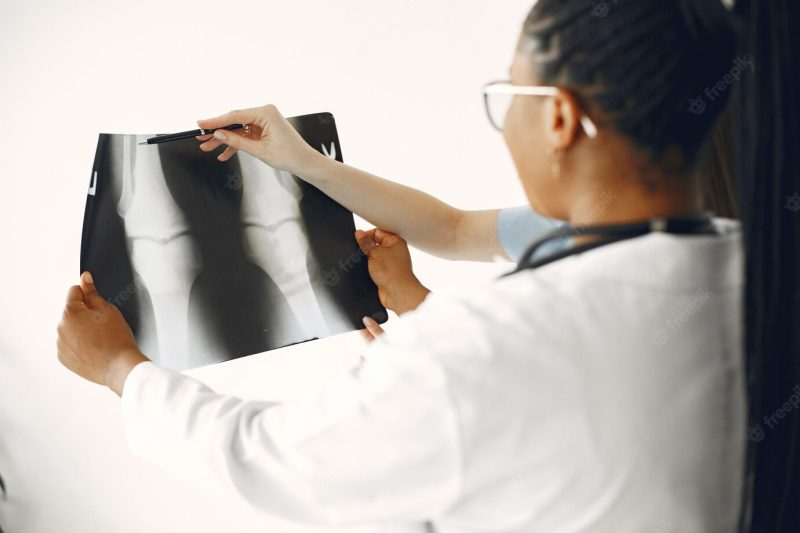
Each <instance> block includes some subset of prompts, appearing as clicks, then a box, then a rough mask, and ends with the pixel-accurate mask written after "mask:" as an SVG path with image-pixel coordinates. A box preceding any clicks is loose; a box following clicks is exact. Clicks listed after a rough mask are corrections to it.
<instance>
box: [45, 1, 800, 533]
mask: <svg viewBox="0 0 800 533" xmlns="http://www.w3.org/2000/svg"><path fill="white" fill-rule="evenodd" d="M603 5H604V6H605V7H606V9H605V10H602V12H600V11H598V10H597V6H596V5H595V3H593V2H591V1H589V0H574V1H564V0H540V1H539V2H537V3H536V4H535V6H534V7H533V9H532V10H531V12H530V14H529V15H528V17H527V19H526V21H525V24H524V25H523V29H522V34H521V36H520V39H519V45H518V49H517V51H516V54H515V56H514V59H513V63H512V71H511V86H508V85H499V84H498V85H493V86H491V88H489V89H488V90H489V92H490V94H494V93H492V92H491V91H516V92H517V94H519V96H516V97H515V98H514V99H513V102H512V104H511V106H510V108H509V109H508V111H507V114H502V113H501V114H500V115H499V116H497V115H493V121H494V122H495V123H496V124H498V125H502V129H503V134H504V138H505V140H506V143H507V144H508V147H509V151H510V152H511V155H512V158H513V159H514V163H515V166H516V168H517V170H518V173H519V176H520V179H521V181H522V184H523V187H524V189H525V192H526V195H527V198H528V200H529V203H530V205H531V207H532V208H533V209H534V210H535V211H537V212H538V213H539V214H541V215H543V216H547V217H552V218H557V219H563V220H567V221H569V223H570V226H569V227H566V228H565V229H564V230H562V231H560V232H559V233H558V234H557V236H558V237H561V238H569V239H570V240H571V244H570V249H569V250H562V251H559V252H556V253H555V254H550V255H549V256H547V257H542V258H540V259H539V260H538V261H535V262H533V263H531V261H529V260H528V259H527V258H526V257H522V258H521V260H520V265H519V267H520V268H519V269H518V271H517V272H515V273H513V274H512V275H508V276H505V277H503V278H501V279H499V280H497V281H496V282H494V283H491V284H488V285H486V286H483V287H480V288H478V289H476V290H475V291H474V293H473V294H469V295H458V294H455V293H451V294H433V295H429V296H428V297H427V298H425V300H424V302H423V303H422V304H421V305H419V307H417V308H416V309H415V310H413V311H409V312H407V313H405V314H404V316H403V317H402V319H401V320H400V321H399V323H398V324H397V325H396V327H395V328H393V330H392V331H390V332H388V333H386V334H384V335H382V336H381V337H380V338H379V339H378V340H377V341H375V342H372V343H370V344H369V346H368V347H367V348H366V350H365V356H366V357H367V361H366V363H364V364H363V365H361V366H359V367H357V368H354V369H353V370H352V371H350V372H348V373H346V374H344V375H342V376H341V377H340V378H338V379H336V380H333V381H332V382H331V383H329V384H328V385H326V386H325V387H324V388H323V389H322V390H320V391H318V392H317V393H314V394H312V395H309V396H307V397H304V398H300V399H298V400H296V401H292V402H286V403H282V404H272V403H267V402H245V401H242V400H240V399H237V398H235V397H231V396H225V395H218V394H216V393H214V392H213V391H211V390H210V389H208V388H207V387H205V386H204V385H202V384H201V383H199V382H197V381H195V380H193V379H192V378H189V377H187V376H183V375H181V374H178V373H175V372H171V371H168V370H165V369H162V368H159V367H157V366H155V365H153V364H152V363H151V362H149V361H148V360H147V358H146V356H145V355H144V354H142V353H141V352H140V351H139V350H138V348H137V346H136V344H135V342H134V340H133V338H132V336H131V333H130V330H129V328H128V327H127V325H126V324H125V323H124V320H123V319H122V318H121V315H120V314H119V313H118V311H116V309H114V308H113V306H111V305H110V304H108V303H107V302H105V301H104V300H103V299H102V298H101V297H100V296H99V295H98V294H97V292H96V291H95V290H94V286H93V284H92V282H91V278H90V276H89V275H88V274H86V273H85V274H84V276H83V277H82V281H81V285H80V286H75V287H72V288H71V289H70V291H69V295H68V302H67V306H66V309H65V312H64V316H63V318H62V322H61V325H60V326H59V341H58V346H59V359H60V360H61V361H62V363H63V364H65V365H66V366H67V367H68V368H70V369H71V370H73V371H75V372H77V373H78V374H80V375H82V376H84V377H86V378H87V379H90V380H92V381H95V382H97V383H101V384H104V385H107V386H109V387H110V388H111V389H112V390H114V391H115V392H116V393H117V394H119V395H121V397H122V408H123V416H124V419H125V427H126V433H127V437H128V440H129V443H130V445H131V447H132V448H133V449H134V451H135V452H136V453H138V454H140V455H142V456H144V457H146V458H149V459H150V460H152V461H154V462H157V463H159V464H161V465H162V466H163V467H164V468H168V469H170V470H173V471H176V472H179V473H181V474H182V475H185V476H187V477H195V478H197V477H200V478H203V477H205V476H212V477H213V479H214V480H215V481H217V482H218V483H221V484H223V485H224V486H225V487H228V488H231V489H233V490H235V491H237V492H239V493H240V494H241V495H242V496H243V497H244V498H246V499H248V501H250V502H252V503H253V504H254V505H256V506H258V507H260V508H262V509H265V510H268V511H270V512H273V513H276V514H281V515H283V516H287V517H290V518H294V519H296V520H301V521H313V522H318V523H329V524H340V523H355V522H370V521H372V522H375V521H395V520H402V521H408V520H420V521H422V520H431V521H432V522H433V523H434V525H435V527H436V529H437V531H442V532H447V531H551V530H552V531H653V530H655V531H681V532H711V531H733V530H735V529H736V528H737V527H738V525H739V524H740V523H741V525H742V527H744V528H747V527H748V521H749V518H750V517H751V516H752V519H753V529H752V530H753V531H778V532H780V533H783V532H788V531H793V529H792V528H793V527H794V525H795V524H796V522H794V521H795V520H796V519H797V513H798V511H797V508H796V507H797V506H795V505H793V504H788V505H787V504H786V500H785V499H784V498H787V497H791V495H792V494H796V492H795V491H796V489H797V487H798V485H797V479H796V478H794V477H788V475H783V474H784V473H788V474H792V473H794V472H795V471H796V467H792V468H794V469H795V470H792V469H791V468H789V467H783V466H782V465H781V464H780V462H781V461H785V462H789V461H790V460H791V459H793V458H794V457H795V456H796V454H797V453H798V450H797V444H796V440H792V439H790V438H788V437H789V436H791V435H792V434H793V432H794V431H795V430H796V428H797V427H798V424H797V422H796V418H795V417H796V414H794V413H792V412H791V411H789V412H787V413H782V416H781V417H780V419H781V420H783V421H784V422H783V425H777V426H776V427H775V429H772V428H769V429H770V431H772V433H770V434H769V435H768V438H766V439H762V441H763V443H764V444H766V446H764V444H759V447H758V448H756V447H755V446H754V445H752V443H751V446H750V448H749V454H748V453H746V452H748V447H747V442H746V428H747V427H748V422H747V407H746V395H745V357H744V351H743V350H742V346H741V339H740V336H741V333H742V327H741V326H742V323H744V324H745V325H746V329H745V331H744V334H745V337H746V339H747V344H746V346H747V356H748V357H747V359H748V367H747V370H748V373H749V375H748V382H749V384H750V385H751V388H750V393H751V394H750V396H749V400H750V414H751V417H752V416H755V417H756V418H751V420H759V418H757V417H759V416H761V415H762V414H765V413H767V412H768V409H770V408H772V407H773V406H774V405H775V403H776V402H775V400H777V399H778V398H780V395H781V394H783V393H785V392H787V391H789V390H790V388H788V387H785V385H786V383H787V382H789V383H790V382H791V380H792V379H794V380H797V378H798V377H800V376H798V371H797V367H798V365H797V364H796V363H797V361H798V359H800V355H799V354H798V346H800V339H798V335H800V334H799V333H798V332H797V330H796V329H794V330H793V329H792V328H789V327H785V326H786V325H787V324H792V323H793V322H791V321H794V320H796V319H797V317H798V314H797V302H796V301H795V300H794V299H795V298H797V295H798V291H797V280H796V272H797V269H798V257H797V250H798V249H800V246H798V244H800V243H799V242H798V241H799V239H798V231H797V221H796V220H792V219H790V218H789V217H790V216H791V215H790V211H791V210H790V209H783V212H782V213H779V212H775V210H774V209H773V208H774V207H775V205H776V203H778V202H777V200H778V199H780V200H781V201H782V200H783V197H784V196H785V194H786V192H784V188H785V187H786V186H791V184H792V183H793V182H790V179H795V175H794V174H793V173H792V172H794V171H796V170H797V165H796V163H794V162H791V161H790V160H789V158H788V155H787V154H788V149H789V146H790V145H791V143H792V142H796V141H797V128H796V123H795V122H790V124H791V126H790V127H785V128H784V127H781V128H778V127H774V128H770V127H767V128H766V129H765V128H764V127H763V125H761V126H759V124H761V123H759V122H758V121H756V120H753V118H754V117H753V114H752V108H746V109H745V108H744V106H741V105H740V106H739V109H740V115H741V116H740V117H739V120H740V121H741V123H742V127H741V128H742V129H741V132H740V136H744V137H745V139H742V140H749V139H752V140H754V141H755V142H754V143H753V144H746V143H745V144H742V147H743V148H742V150H741V151H740V154H742V155H740V157H742V158H743V161H745V162H746V163H747V164H746V165H741V167H742V169H743V170H742V171H741V172H740V174H739V176H737V178H738V179H739V180H740V186H741V187H742V190H743V191H745V192H754V193H753V194H752V196H749V197H744V198H746V199H747V200H748V201H747V205H743V206H742V207H743V211H744V213H745V215H746V216H744V217H743V219H744V223H745V224H746V225H745V227H744V229H745V231H744V233H745V235H746V236H747V238H748V241H747V242H748V253H747V257H746V261H745V263H746V265H747V267H748V285H747V291H746V292H743V288H744V277H743V273H742V271H741V268H740V266H741V262H742V247H741V235H740V231H739V228H738V225H737V224H736V223H733V222H731V221H724V220H720V219H709V218H708V217H705V216H704V215H703V214H702V213H700V211H701V208H702V205H703V201H702V194H701V190H702V187H701V185H700V183H699V182H698V180H696V179H695V177H694V173H693V166H694V162H695V160H696V157H697V153H698V152H699V150H700V147H701V146H702V145H703V143H704V142H705V141H706V140H707V138H708V137H709V135H710V132H711V131H712V128H713V123H714V121H715V118H716V116H717V115H718V114H719V112H720V110H721V109H722V107H723V105H724V101H725V96H726V92H724V91H723V93H722V94H719V95H717V96H715V97H714V98H713V99H712V98H707V99H705V100H703V102H702V104H703V106H704V107H703V111H702V112H700V113H697V112H692V110H694V111H697V110H698V107H697V105H692V102H693V101H694V102H695V103H696V99H697V97H698V95H702V94H703V91H704V90H705V88H708V87H715V86H716V84H718V83H719V80H722V79H725V76H726V74H728V73H729V70H730V69H731V65H732V63H733V60H734V52H735V49H734V44H735V43H734V33H733V30H732V29H731V25H730V18H729V14H728V13H726V11H725V10H724V8H723V7H722V5H721V4H720V3H719V2H717V1H716V0H703V1H698V0H693V1H688V0H687V1H685V2H683V1H667V0H638V1H636V2H633V1H631V2H625V1H624V0H619V1H618V2H616V1H615V2H613V3H609V4H603ZM738 9H740V11H741V14H742V15H743V17H744V19H745V21H750V23H749V24H748V26H747V32H746V35H745V39H744V42H745V43H746V44H747V45H748V46H749V47H750V48H747V50H748V51H751V52H752V53H753V58H754V60H755V61H758V60H761V61H762V63H758V64H759V65H760V66H759V68H760V69H763V70H765V71H766V74H768V75H769V78H767V79H769V80H772V81H773V82H774V81H775V80H779V81H780V80H782V79H783V78H782V76H784V77H785V76H786V72H787V71H788V69H785V65H784V64H781V63H780V61H785V62H788V61H789V60H790V59H791V58H793V57H794V58H796V52H794V51H793V50H792V49H789V48H787V47H786V43H785V42H784V41H782V40H781V39H784V38H785V37H786V36H788V29H787V27H786V26H780V25H779V24H778V23H777V22H776V21H785V20H791V17H789V16H788V13H789V10H790V8H789V7H788V4H786V3H784V2H781V1H780V0H754V1H752V2H747V3H744V4H742V5H741V6H740V7H739V8H738ZM791 9H794V10H795V12H794V14H795V15H796V7H795V6H792V7H791ZM752 21H756V22H757V23H755V22H752ZM770 24H774V27H773V26H770ZM765 26H766V27H767V28H766V30H765V28H764V27H765ZM761 32H765V33H766V35H768V36H769V40H767V39H764V36H763V35H761ZM765 43H766V44H765ZM777 51H780V52H781V54H782V55H781V56H779V59H780V60H779V61H777V63H778V67H777V68H776V66H775V63H771V62H770V58H773V57H778V56H775V55H774V54H776V52H777ZM793 53H794V54H795V55H794V56H792V54H793ZM759 74H760V75H762V74H761V71H759ZM752 78H753V79H749V80H745V81H743V83H742V92H743V94H745V95H746V96H748V95H751V94H755V95H756V96H758V97H759V98H760V99H759V100H758V102H759V105H762V106H764V107H763V109H760V111H768V110H772V108H771V107H770V106H780V105H783V104H785V103H786V102H787V101H788V99H787V97H786V94H794V93H792V92H791V91H790V92H788V93H784V92H782V91H780V92H776V93H773V94H764V93H763V92H762V91H763V87H764V86H763V85H760V84H759V83H758V81H759V80H761V78H758V80H757V79H756V77H755V76H752ZM789 82H791V83H793V84H794V86H793V88H795V89H796V88H797V87H796V79H794V78H789V79H788V81H787V83H789ZM763 83H764V82H763V81H762V84H763ZM522 93H527V94H524V95H523V94H522ZM535 94H538V96H535ZM767 96H769V97H767ZM489 98H491V96H489ZM789 111H794V114H790V115H788V116H789V118H790V120H791V121H794V120H796V107H793V108H791V109H790V110H789ZM768 116H769V117H771V118H772V117H783V116H784V115H781V114H770V115H768ZM231 122H245V123H249V124H251V126H253V128H252V130H253V131H255V133H256V135H255V136H254V137H252V138H245V137H241V136H238V135H236V134H234V133H231V132H226V133H224V134H221V135H223V137H222V138H218V140H219V141H222V142H224V143H226V144H227V145H228V148H226V150H225V152H223V155H222V157H223V158H224V157H229V156H230V155H231V154H232V153H233V150H235V149H244V150H247V151H248V152H250V153H252V154H254V155H256V156H257V157H259V158H261V159H262V160H264V161H265V162H266V163H268V164H270V165H271V166H274V167H278V168H282V169H285V170H287V171H290V172H293V173H295V174H298V175H301V176H313V175H315V174H318V175H322V174H323V173H330V172H334V171H335V168H336V166H337V165H340V164H338V163H333V162H330V161H324V160H323V159H324V158H323V157H322V156H318V155H317V154H316V152H313V151H311V149H310V148H308V147H307V146H305V144H304V143H303V142H301V140H300V139H299V137H298V136H297V134H296V133H295V132H293V130H292V129H291V128H290V127H289V125H288V124H287V123H286V122H285V120H283V118H282V117H281V116H280V114H279V113H278V111H277V109H275V108H274V106H267V107H265V108H261V109H259V110H248V111H239V112H233V113H230V114H228V115H225V116H223V117H218V118H217V119H213V120H210V121H205V122H203V123H201V126H205V127H214V126H220V125H224V124H229V123H231ZM773 123H774V122H770V123H769V124H773ZM220 133H221V132H220ZM750 135H752V137H748V136H750ZM764 138H769V139H770V140H771V142H772V143H774V144H773V145H772V146H777V147H779V149H777V150H773V151H772V152H770V153H766V152H765V151H764V141H763V139H764ZM773 165H774V166H773ZM757 173H758V174H757ZM756 178H758V179H759V180H761V181H757V179H756ZM772 178H774V179H772ZM770 179H772V180H771V181H770ZM765 180H766V183H769V184H770V187H769V188H766V187H763V186H762V187H756V184H757V183H765ZM331 183H332V184H333V185H331V186H332V187H335V179H334V180H332V181H331ZM765 188H766V189H768V190H766V191H765V190H764V189H765ZM761 221H772V222H773V223H774V222H776V221H780V222H782V223H783V226H782V227H778V226H776V225H774V224H773V227H772V228H769V229H770V230H773V229H774V230H778V229H779V230H780V231H778V232H776V233H774V234H773V233H771V232H768V231H765V229H766V228H762V227H761V226H759V224H760V223H761ZM792 223H793V224H792ZM378 248H381V247H380V246H378ZM390 248H391V247H390ZM372 250H374V248H373V249H372ZM529 251H532V252H535V251H536V250H529ZM371 254H372V251H370V255H371ZM524 255H529V254H524ZM754 255H755V257H754ZM776 259H777V260H778V263H775V260H776ZM767 260H770V261H772V263H769V264H768V265H769V267H767V266H766V264H765V263H764V261H767ZM780 269H787V270H785V271H784V270H780ZM772 272H777V273H778V275H779V276H781V277H780V278H779V280H778V281H779V282H780V283H775V282H774V281H775V278H774V277H773V275H772ZM792 273H793V275H790V274H792ZM743 294H744V296H745V298H744V299H745V300H746V301H747V303H748V308H747V309H748V313H747V315H746V320H745V321H743V320H742V313H741V308H740V304H741V302H742V300H743V298H742V296H743ZM751 306H752V308H755V309H756V310H757V311H758V312H759V313H763V316H764V317H766V320H765V319H763V318H762V316H760V315H758V316H755V317H754V316H753V315H752V314H751V313H750V310H751ZM97 317H101V320H98V319H97ZM787 321H789V322H787ZM776 365H778V366H779V367H780V368H778V369H776ZM123 386H124V393H123ZM787 397H788V394H787ZM785 400H786V397H784V398H783V401H785ZM778 405H780V404H778ZM751 424H752V422H751ZM751 427H752V425H751ZM746 455H747V456H748V457H749V458H750V459H749V460H748V461H747V462H748V464H749V466H750V470H749V474H750V475H749V476H746V475H745V457H746ZM776 465H778V466H779V468H776ZM746 479H748V480H752V483H750V484H748V483H745V480H746ZM749 487H753V488H754V489H755V491H754V493H753V497H752V499H751V498H749V497H748V493H747V490H746V489H748V488H749ZM750 501H752V502H753V507H752V509H750V508H749V505H748V503H749V502H750ZM743 503H744V504H743ZM751 511H752V512H751ZM740 518H742V520H741V522H740Z"/></svg>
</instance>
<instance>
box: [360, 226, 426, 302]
mask: <svg viewBox="0 0 800 533" xmlns="http://www.w3.org/2000/svg"><path fill="white" fill-rule="evenodd" d="M355 237H356V241H358V245H359V246H360V247H361V251H362V252H364V254H366V255H367V257H368V258H369V259H368V263H367V266H368V269H369V275H370V276H371V277H372V281H374V282H375V285H377V286H378V298H380V301H381V303H382V304H383V306H384V307H386V308H387V309H391V310H392V311H394V312H395V313H397V314H398V315H401V314H403V313H405V312H407V311H411V310H413V309H416V308H417V306H418V305H419V304H421V303H422V302H423V300H425V298H426V297H427V296H428V294H429V293H430V292H431V291H429V290H428V289H426V288H425V287H424V286H423V285H422V283H420V282H419V280H418V279H417V277H416V276H415V275H414V272H413V270H412V268H411V255H410V254H409V252H408V244H406V241H405V240H404V239H403V238H402V237H400V236H399V235H395V234H394V233H389V232H388V231H383V230H381V229H371V230H369V231H362V230H356V233H355Z"/></svg>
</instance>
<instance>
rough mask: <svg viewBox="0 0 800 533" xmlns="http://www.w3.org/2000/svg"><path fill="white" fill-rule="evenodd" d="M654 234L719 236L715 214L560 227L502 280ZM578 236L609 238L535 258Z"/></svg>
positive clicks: (523, 255) (535, 246) (532, 245)
mask: <svg viewBox="0 0 800 533" xmlns="http://www.w3.org/2000/svg"><path fill="white" fill-rule="evenodd" d="M653 232H661V233H671V234H674V235H718V234H719V232H718V231H717V229H716V227H715V226H714V222H713V213H710V212H703V213H697V214H694V215H686V216H679V217H654V218H650V219H647V220H643V221H641V222H632V223H629V224H606V225H595V226H564V227H560V228H556V229H555V230H553V231H551V232H550V233H548V234H547V235H545V236H543V237H542V238H540V239H539V240H537V241H535V242H534V243H533V244H531V245H530V246H529V247H528V248H527V249H526V250H525V252H524V253H523V254H522V256H521V257H520V259H519V261H518V262H517V266H516V268H514V270H512V271H511V272H506V273H505V274H502V275H500V276H499V278H504V277H506V276H510V275H512V274H516V273H517V272H521V271H523V270H527V269H532V268H539V267H540V266H544V265H547V264H549V263H552V262H553V261H558V260H559V259H564V258H565V257H570V256H573V255H577V254H580V253H583V252H586V251H588V250H593V249H594V248H599V247H601V246H605V245H607V244H612V243H615V242H620V241H624V240H627V239H632V238H634V237H641V236H642V235H647V234H648V233H653ZM578 235H598V236H606V238H602V239H599V240H596V241H592V242H589V243H586V244H582V245H579V246H573V247H571V248H568V249H566V250H562V251H560V252H556V253H553V254H550V255H548V256H546V257H542V258H540V259H537V260H535V261H534V260H533V259H532V257H533V255H534V254H535V253H536V251H537V250H539V249H540V248H541V247H542V245H544V244H545V243H548V242H552V241H555V240H559V239H567V238H570V237H575V236H578ZM499 278H498V279H499Z"/></svg>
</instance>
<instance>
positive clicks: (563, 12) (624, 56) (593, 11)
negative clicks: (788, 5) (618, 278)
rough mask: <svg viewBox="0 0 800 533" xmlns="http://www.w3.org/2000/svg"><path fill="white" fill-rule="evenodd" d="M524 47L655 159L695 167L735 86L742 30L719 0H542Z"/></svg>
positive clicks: (526, 27) (543, 78)
mask: <svg viewBox="0 0 800 533" xmlns="http://www.w3.org/2000/svg"><path fill="white" fill-rule="evenodd" d="M519 46H520V51H522V52H526V53H528V54H530V55H531V56H532V60H533V63H534V65H535V67H536V69H537V74H538V77H539V81H540V82H542V83H548V84H552V85H558V86H563V87H565V88H567V89H569V90H571V91H572V92H573V93H574V94H575V96H576V97H577V98H578V100H579V101H581V103H582V104H583V105H584V106H585V107H588V111H591V110H595V112H596V113H597V114H598V115H599V116H598V117H597V119H598V120H597V121H598V122H599V123H601V124H602V123H605V124H606V125H608V126H611V127H612V128H613V129H614V130H615V131H617V132H618V133H620V134H622V135H623V136H625V137H626V138H627V139H628V140H630V141H631V142H632V143H633V144H634V145H635V146H637V147H638V148H639V149H640V150H641V151H642V152H643V153H645V154H646V155H648V156H649V157H650V159H651V160H653V161H655V162H657V163H659V164H661V165H662V166H665V167H666V168H667V169H668V170H672V171H686V170H688V169H689V168H690V167H691V166H692V165H693V164H694V162H695V160H696V158H697V155H698V153H700V151H701V150H702V149H703V147H704V143H705V141H706V139H707V137H708V136H709V135H708V134H709V132H710V130H711V129H712V127H713V125H714V122H715V120H716V119H717V117H718V115H719V114H720V112H721V111H722V109H723V108H724V107H725V104H726V101H727V99H728V93H729V92H730V91H725V90H723V91H717V90H714V88H715V86H716V85H717V84H718V83H719V81H720V80H721V79H724V77H725V74H727V73H728V72H729V71H730V70H732V69H734V68H736V65H735V61H734V53H735V48H736V33H735V30H734V28H733V25H732V24H731V19H730V17H729V14H728V13H727V11H726V9H725V8H724V7H723V5H722V4H721V3H720V2H719V1H718V0H717V1H714V2H697V1H696V0H694V1H693V0H685V1H677V0H602V1H599V0H539V1H538V2H537V3H536V4H535V5H534V7H533V9H531V11H530V13H529V14H528V16H527V18H526V20H525V22H524V24H523V28H522V37H521V39H520V45H519Z"/></svg>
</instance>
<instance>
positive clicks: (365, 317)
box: [361, 316, 375, 326]
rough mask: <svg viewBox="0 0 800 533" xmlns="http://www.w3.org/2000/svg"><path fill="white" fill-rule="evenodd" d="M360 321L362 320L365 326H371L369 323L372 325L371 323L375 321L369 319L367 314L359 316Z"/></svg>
mask: <svg viewBox="0 0 800 533" xmlns="http://www.w3.org/2000/svg"><path fill="white" fill-rule="evenodd" d="M361 322H363V323H364V325H365V326H371V325H373V324H374V323H375V321H374V320H372V319H371V318H370V317H368V316H364V317H362V318H361Z"/></svg>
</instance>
